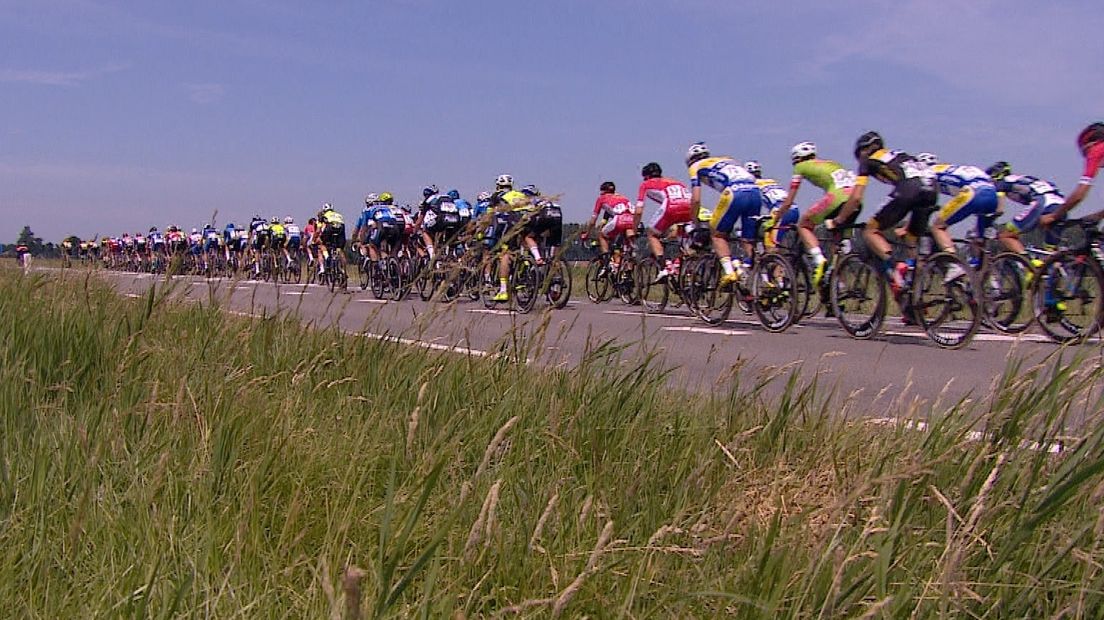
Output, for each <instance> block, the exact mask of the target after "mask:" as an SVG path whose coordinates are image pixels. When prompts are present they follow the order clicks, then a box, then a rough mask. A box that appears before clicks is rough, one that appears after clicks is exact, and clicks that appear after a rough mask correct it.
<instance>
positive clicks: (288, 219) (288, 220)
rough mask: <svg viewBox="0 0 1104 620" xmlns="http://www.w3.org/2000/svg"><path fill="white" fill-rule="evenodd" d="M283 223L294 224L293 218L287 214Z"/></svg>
mask: <svg viewBox="0 0 1104 620" xmlns="http://www.w3.org/2000/svg"><path fill="white" fill-rule="evenodd" d="M284 223H285V224H294V223H295V220H294V219H293V218H292V217H291V216H290V215H289V216H287V217H285V218H284Z"/></svg>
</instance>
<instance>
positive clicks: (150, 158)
mask: <svg viewBox="0 0 1104 620" xmlns="http://www.w3.org/2000/svg"><path fill="white" fill-rule="evenodd" d="M1100 32H1104V12H1101V11H1100V9H1099V5H1098V4H1097V3H1090V2H1050V3H1041V2H1032V1H1027V0H1006V1H1004V2H990V1H988V0H974V1H970V2H947V1H945V2H933V1H930V0H901V1H895V2H894V1H885V2H867V1H858V0H837V1H836V2H831V3H825V2H805V1H795V2H779V3H745V2H737V1H719V2H711V1H706V0H652V1H648V2H644V1H634V0H591V1H574V0H568V1H558V2H557V1H548V2H530V1H525V0H515V1H513V2H506V1H503V2H497V1H481V0H470V1H468V2H445V1H441V0H373V1H362V2H341V1H330V2H313V3H312V2H291V1H285V0H221V1H207V0H194V1H189V2H180V1H178V0H174V1H162V0H149V1H144V2H108V1H106V0H28V1H24V0H0V51H2V53H0V118H2V119H3V121H4V122H3V123H2V124H0V222H2V225H0V240H10V239H14V237H15V235H16V234H17V233H18V231H19V229H20V228H21V227H22V226H23V225H24V224H29V225H30V226H31V227H32V228H33V229H34V230H35V232H36V233H37V234H39V235H40V236H43V237H44V238H47V239H59V238H61V237H62V236H64V235H67V234H77V235H80V236H83V237H89V236H92V235H93V234H97V233H98V234H101V235H104V234H115V233H118V232H121V231H122V230H124V229H126V230H130V231H133V230H137V229H143V228H148V227H149V226H150V225H158V226H163V225H165V224H168V223H170V222H175V223H179V224H180V225H182V226H189V227H190V226H193V225H200V224H202V223H203V222H204V221H205V220H207V219H209V218H210V216H211V214H212V213H213V212H216V211H217V212H218V217H217V219H218V221H219V222H220V223H223V222H226V221H227V220H228V219H232V220H235V221H241V220H244V219H246V218H248V217H249V216H250V215H251V214H252V213H254V212H255V211H260V212H262V213H264V214H266V215H285V214H289V213H290V214H294V215H296V216H298V217H302V216H305V215H307V214H308V213H309V212H311V211H312V210H314V209H316V208H317V206H318V204H320V203H321V202H322V201H325V200H330V201H333V202H334V203H335V204H336V205H337V206H338V207H339V208H340V209H341V210H343V211H344V212H346V213H347V214H352V213H354V212H355V211H357V210H359V204H360V201H361V199H362V197H363V195H364V194H365V193H366V192H368V191H382V190H390V191H392V192H394V193H395V194H396V195H397V196H398V197H399V199H400V200H414V199H415V198H416V197H417V196H418V195H419V191H420V188H421V187H422V186H423V185H425V184H426V183H436V184H438V185H439V186H441V187H442V189H445V188H448V187H457V188H459V189H460V190H461V192H462V193H465V194H473V193H475V192H477V191H479V190H480V189H485V188H487V186H488V185H490V184H491V183H492V182H493V179H494V177H495V176H496V175H498V174H500V173H503V172H509V173H511V174H513V175H514V177H515V178H516V179H518V180H519V181H521V182H532V183H536V184H537V185H538V186H540V187H541V189H542V190H544V191H546V192H547V193H559V194H562V195H563V203H564V205H565V207H566V208H567V215H568V217H569V219H572V220H581V219H583V218H584V217H585V216H586V215H587V212H588V210H589V209H590V207H591V206H592V205H593V202H594V196H595V194H596V191H597V186H598V184H599V183H600V182H601V181H602V180H605V179H607V178H609V179H612V180H614V181H616V182H617V183H618V185H619V187H620V188H622V189H624V190H627V191H626V193H634V192H635V187H636V184H637V182H638V180H639V169H640V166H641V165H642V164H644V163H646V162H647V161H650V160H656V161H659V162H660V163H662V164H663V166H664V168H665V170H666V171H667V172H668V173H671V174H672V176H675V177H677V178H681V177H683V176H685V170H684V167H683V166H682V165H681V160H682V156H683V153H684V151H685V148H686V146H687V144H688V143H690V142H692V141H695V140H705V141H707V142H708V143H709V144H710V145H711V146H712V147H713V150H714V151H715V152H717V153H724V154H730V155H732V156H735V157H737V158H741V159H749V158H757V159H760V160H761V161H762V162H763V163H764V166H765V169H766V172H767V173H768V174H769V175H771V176H775V177H778V178H780V179H784V178H787V177H788V171H789V164H788V152H789V147H790V146H791V145H792V144H793V143H794V142H797V141H801V140H814V141H816V142H817V143H818V145H820V150H821V153H822V155H824V156H827V157H832V158H835V159H839V160H841V161H843V162H845V163H847V164H848V165H851V164H853V160H852V158H851V155H850V153H851V146H852V144H853V142H854V139H855V137H856V136H857V135H858V134H859V133H861V132H862V131H865V130H867V129H877V130H879V131H881V132H882V134H883V135H884V136H885V137H886V139H887V142H888V143H889V144H890V146H892V147H896V148H904V149H906V150H911V151H920V150H930V151H934V152H936V153H938V154H940V155H941V156H942V157H943V158H944V159H946V160H948V161H951V162H955V163H974V164H980V165H988V164H989V163H991V162H992V161H993V160H995V159H1007V160H1009V161H1011V162H1012V163H1013V165H1014V167H1015V168H1016V169H1018V170H1021V171H1023V172H1028V173H1032V174H1037V175H1040V176H1046V177H1050V178H1052V179H1053V180H1054V181H1055V182H1057V183H1058V184H1059V186H1061V187H1063V188H1066V189H1067V190H1068V189H1070V188H1071V187H1072V186H1073V183H1075V182H1076V179H1077V177H1078V176H1079V171H1080V161H1079V156H1078V153H1077V151H1076V149H1075V148H1074V145H1073V140H1074V137H1075V135H1076V133H1077V131H1078V130H1079V129H1080V128H1081V127H1082V126H1084V125H1085V124H1087V123H1088V122H1090V121H1093V120H1098V119H1101V118H1104V109H1102V107H1104V106H1102V105H1101V103H1102V102H1104V38H1102V37H1101V36H1100V34H1099V33H1100ZM812 197H813V193H812V192H810V191H806V192H805V193H804V196H802V198H803V200H802V201H800V203H801V204H807V203H808V201H809V199H810V198H812ZM1100 206H1102V201H1101V199H1100V196H1093V197H1090V199H1089V200H1088V201H1087V206H1086V208H1090V209H1091V208H1099V207H1100ZM869 212H872V209H868V213H869Z"/></svg>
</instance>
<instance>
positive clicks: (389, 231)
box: [368, 221, 403, 248]
mask: <svg viewBox="0 0 1104 620" xmlns="http://www.w3.org/2000/svg"><path fill="white" fill-rule="evenodd" d="M402 236H403V230H402V225H400V224H399V223H398V222H395V221H379V222H376V225H375V226H373V227H372V230H371V231H370V232H369V233H368V243H370V244H372V245H374V246H376V247H377V248H378V247H379V246H380V244H381V243H383V242H384V241H386V242H388V243H390V244H391V246H392V247H395V246H397V245H398V244H399V243H400V242H401V241H402Z"/></svg>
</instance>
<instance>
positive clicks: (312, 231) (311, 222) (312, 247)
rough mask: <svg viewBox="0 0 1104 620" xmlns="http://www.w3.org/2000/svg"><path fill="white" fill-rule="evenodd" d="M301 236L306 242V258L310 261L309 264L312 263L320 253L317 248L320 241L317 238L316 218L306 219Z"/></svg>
mask: <svg viewBox="0 0 1104 620" xmlns="http://www.w3.org/2000/svg"><path fill="white" fill-rule="evenodd" d="M303 236H304V238H305V239H306V244H307V247H306V251H307V260H308V261H309V262H310V264H311V265H313V264H314V263H316V262H317V261H318V258H317V257H318V256H319V255H320V254H321V251H320V250H319V249H318V244H319V243H320V241H319V240H318V219H317V218H313V217H312V218H310V219H308V220H307V225H306V226H304V227H303Z"/></svg>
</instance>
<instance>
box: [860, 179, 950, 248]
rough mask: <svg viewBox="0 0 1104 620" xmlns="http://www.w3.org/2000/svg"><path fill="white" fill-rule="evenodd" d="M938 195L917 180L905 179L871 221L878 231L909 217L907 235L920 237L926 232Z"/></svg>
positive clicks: (891, 226)
mask: <svg viewBox="0 0 1104 620" xmlns="http://www.w3.org/2000/svg"><path fill="white" fill-rule="evenodd" d="M938 201H939V194H938V193H937V192H936V190H935V188H934V187H931V186H929V185H924V184H923V183H922V182H921V181H920V180H919V179H906V180H905V181H903V182H902V183H901V184H899V185H898V186H897V187H896V188H895V189H894V190H893V193H892V194H890V196H889V199H888V200H886V202H885V203H884V204H883V205H882V207H881V208H880V209H878V212H877V213H875V214H874V217H873V219H874V220H875V221H877V222H878V229H879V230H885V229H887V228H893V227H894V226H896V225H897V223H898V222H900V221H901V220H903V219H905V216H906V215H907V216H909V222H908V232H909V234H911V235H913V236H915V237H920V236H923V235H924V233H926V232H927V230H928V220H929V219H930V218H931V214H932V213H933V212H934V211H935V208H936V204H937V203H938Z"/></svg>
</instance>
